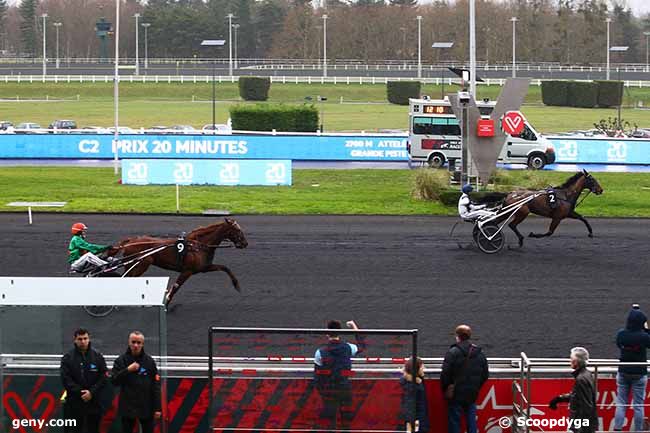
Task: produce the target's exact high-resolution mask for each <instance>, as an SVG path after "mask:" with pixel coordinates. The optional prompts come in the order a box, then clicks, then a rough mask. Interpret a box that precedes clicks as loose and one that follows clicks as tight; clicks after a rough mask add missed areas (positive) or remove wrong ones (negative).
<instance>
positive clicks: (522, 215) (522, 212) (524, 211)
mask: <svg viewBox="0 0 650 433" xmlns="http://www.w3.org/2000/svg"><path fill="white" fill-rule="evenodd" d="M527 216H528V208H527V207H522V208H521V209H519V210H518V211H517V212H516V213H515V216H514V217H513V218H512V221H510V224H508V227H510V229H511V230H512V231H513V232H515V235H517V240H518V241H519V248H521V247H523V246H524V235H522V234H521V233H520V232H519V229H518V228H517V226H518V225H519V224H520V223H521V222H522V221H523V220H525V219H526V217H527Z"/></svg>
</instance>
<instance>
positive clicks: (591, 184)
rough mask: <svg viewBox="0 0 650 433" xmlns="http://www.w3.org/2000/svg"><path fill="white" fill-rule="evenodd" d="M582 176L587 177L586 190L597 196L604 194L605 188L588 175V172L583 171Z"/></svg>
mask: <svg viewBox="0 0 650 433" xmlns="http://www.w3.org/2000/svg"><path fill="white" fill-rule="evenodd" d="M582 174H584V176H585V188H586V189H588V190H589V191H591V192H593V193H594V194H596V195H600V194H602V193H603V188H602V187H601V186H600V184H599V183H598V181H597V180H596V178H595V177H593V176H592V175H591V174H589V173H587V170H582Z"/></svg>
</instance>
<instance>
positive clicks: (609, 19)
mask: <svg viewBox="0 0 650 433" xmlns="http://www.w3.org/2000/svg"><path fill="white" fill-rule="evenodd" d="M605 22H606V23H607V73H606V77H605V79H606V80H609V24H610V23H611V22H612V19H611V18H607V19H606V20H605Z"/></svg>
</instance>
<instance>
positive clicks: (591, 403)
mask: <svg viewBox="0 0 650 433" xmlns="http://www.w3.org/2000/svg"><path fill="white" fill-rule="evenodd" d="M587 361H589V352H587V349H585V348H584V347H574V348H573V349H571V368H572V369H573V373H572V374H573V377H574V378H575V382H574V383H573V389H572V390H571V392H570V393H568V394H561V395H558V396H557V397H555V398H554V399H553V400H551V401H550V403H549V405H548V407H550V408H551V409H553V410H555V409H557V404H558V403H560V402H569V418H570V419H572V420H576V421H577V423H576V424H572V426H571V431H573V432H575V433H593V432H595V431H596V430H597V429H598V413H597V409H596V383H595V382H594V376H593V375H592V374H591V372H590V371H589V370H587Z"/></svg>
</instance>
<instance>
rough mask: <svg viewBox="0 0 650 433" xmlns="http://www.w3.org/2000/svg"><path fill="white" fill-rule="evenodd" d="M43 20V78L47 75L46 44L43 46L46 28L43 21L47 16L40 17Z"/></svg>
mask: <svg viewBox="0 0 650 433" xmlns="http://www.w3.org/2000/svg"><path fill="white" fill-rule="evenodd" d="M41 17H42V18H43V77H45V76H46V75H47V60H46V56H45V51H46V44H45V34H46V30H47V28H46V26H45V19H46V18H47V14H43V15H41Z"/></svg>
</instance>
